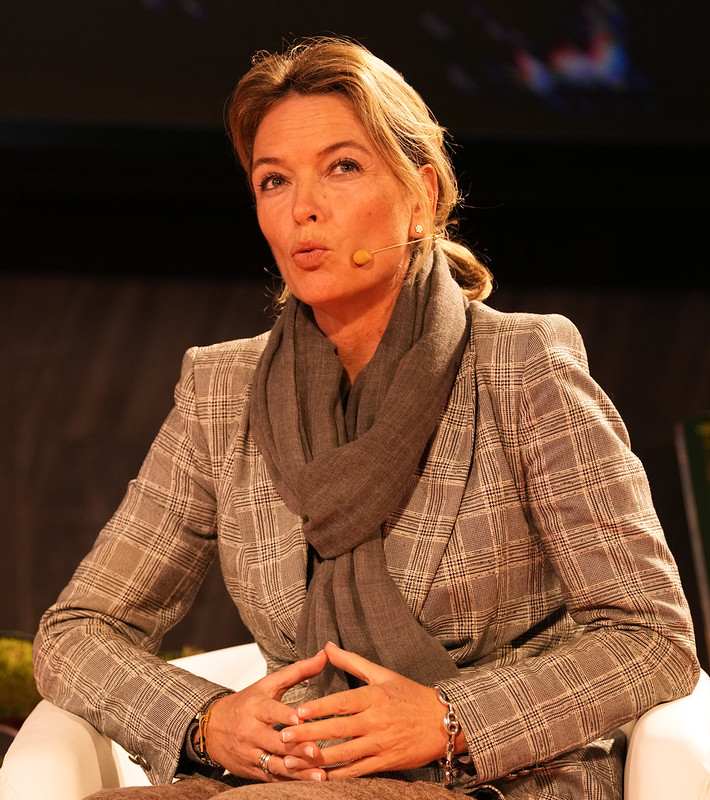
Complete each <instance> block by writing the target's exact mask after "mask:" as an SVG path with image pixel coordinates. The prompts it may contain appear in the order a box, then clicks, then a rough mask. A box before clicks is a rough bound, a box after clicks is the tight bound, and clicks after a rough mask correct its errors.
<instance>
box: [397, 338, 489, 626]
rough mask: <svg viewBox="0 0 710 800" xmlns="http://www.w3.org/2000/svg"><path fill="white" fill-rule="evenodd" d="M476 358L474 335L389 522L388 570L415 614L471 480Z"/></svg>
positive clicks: (417, 611) (448, 537) (425, 596)
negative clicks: (408, 490)
mask: <svg viewBox="0 0 710 800" xmlns="http://www.w3.org/2000/svg"><path fill="white" fill-rule="evenodd" d="M474 362H475V355H474V352H473V344H472V340H471V341H470V342H469V346H468V347H467V348H466V350H465V351H464V355H463V359H462V362H461V367H460V369H459V372H458V375H457V376H456V380H455V382H454V387H453V390H452V392H451V395H450V397H449V400H448V402H447V404H446V407H445V409H444V411H443V413H442V417H441V421H440V423H439V426H438V429H437V431H436V433H435V435H434V437H433V438H432V440H431V442H430V444H429V447H428V448H427V451H426V453H425V454H424V456H423V458H422V460H421V462H420V466H419V470H418V472H417V473H416V474H415V475H414V476H413V480H412V490H411V493H410V494H409V495H408V496H407V497H406V498H404V500H403V501H402V504H401V505H400V507H399V508H398V509H397V510H396V511H395V512H394V513H393V514H391V515H390V517H389V518H388V520H387V522H386V523H385V558H386V560H387V566H388V569H389V571H390V574H391V575H392V577H393V579H394V581H395V583H396V584H397V586H398V587H399V589H400V591H401V592H402V594H403V595H404V597H405V598H406V600H407V602H408V604H409V606H410V608H411V610H412V613H413V614H414V616H415V617H417V618H418V617H419V616H420V614H421V611H422V607H423V605H424V603H425V601H426V599H427V595H428V594H429V591H430V588H431V585H432V582H433V580H434V577H435V575H436V573H437V571H438V569H439V565H440V563H441V559H442V557H443V554H444V551H445V549H446V547H447V545H448V543H449V540H450V539H451V535H452V533H453V529H454V525H455V523H456V519H457V516H458V513H459V507H460V505H461V499H462V496H463V493H464V490H465V489H466V486H467V484H468V478H469V473H470V470H471V459H472V456H473V446H474V437H475V418H476V398H475V382H474V380H473V371H474Z"/></svg>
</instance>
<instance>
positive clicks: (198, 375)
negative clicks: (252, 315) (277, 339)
mask: <svg viewBox="0 0 710 800" xmlns="http://www.w3.org/2000/svg"><path fill="white" fill-rule="evenodd" d="M268 338H269V333H268V332H266V333H262V334H260V335H259V336H254V337H252V338H249V339H234V340H233V341H229V342H220V343H218V344H211V345H208V346H205V347H191V348H190V349H189V350H188V351H187V352H186V353H185V355H184V357H183V361H182V371H181V375H180V383H179V384H178V387H179V389H180V388H182V389H183V390H186V391H189V392H191V393H194V394H195V395H196V396H197V397H198V398H215V397H220V396H229V397H231V398H232V399H234V398H237V397H239V396H241V395H242V394H243V392H244V389H245V388H246V387H247V386H248V385H249V384H250V383H251V379H252V377H253V375H254V370H255V369H256V366H257V364H258V363H259V359H260V358H261V354H262V352H263V350H264V347H265V346H266V342H267V341H268Z"/></svg>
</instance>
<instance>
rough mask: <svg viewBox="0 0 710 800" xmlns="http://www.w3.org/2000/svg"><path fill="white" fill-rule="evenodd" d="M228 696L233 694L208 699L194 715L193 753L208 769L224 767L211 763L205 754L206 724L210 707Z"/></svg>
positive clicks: (222, 693)
mask: <svg viewBox="0 0 710 800" xmlns="http://www.w3.org/2000/svg"><path fill="white" fill-rule="evenodd" d="M228 694H233V692H229V691H225V692H220V694H217V695H215V696H214V697H210V699H209V700H208V701H207V702H206V703H205V704H204V705H203V706H202V708H201V709H200V710H199V711H198V712H197V714H196V715H195V722H196V723H197V741H196V742H195V753H197V756H198V758H199V759H200V761H202V762H203V763H204V764H207V766H208V767H214V768H215V769H224V767H223V766H222V765H221V764H218V763H217V762H216V761H213V760H212V759H211V758H210V754H209V753H208V752H207V723H208V722H209V721H210V714H211V713H212V706H213V705H214V704H215V702H216V701H217V700H219V699H220V698H222V697H226V696H227V695H228Z"/></svg>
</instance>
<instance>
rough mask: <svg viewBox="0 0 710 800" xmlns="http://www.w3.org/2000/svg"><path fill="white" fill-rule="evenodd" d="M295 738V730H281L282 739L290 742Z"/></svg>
mask: <svg viewBox="0 0 710 800" xmlns="http://www.w3.org/2000/svg"><path fill="white" fill-rule="evenodd" d="M292 740H293V732H292V731H288V730H283V731H281V741H282V742H290V741H292Z"/></svg>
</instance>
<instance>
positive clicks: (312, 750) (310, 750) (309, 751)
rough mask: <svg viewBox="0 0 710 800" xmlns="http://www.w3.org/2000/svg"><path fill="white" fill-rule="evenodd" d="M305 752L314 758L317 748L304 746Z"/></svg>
mask: <svg viewBox="0 0 710 800" xmlns="http://www.w3.org/2000/svg"><path fill="white" fill-rule="evenodd" d="M303 752H304V753H305V754H306V755H307V756H308V758H313V756H315V754H316V749H315V747H312V746H311V745H308V747H306V748H304V750H303Z"/></svg>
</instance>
